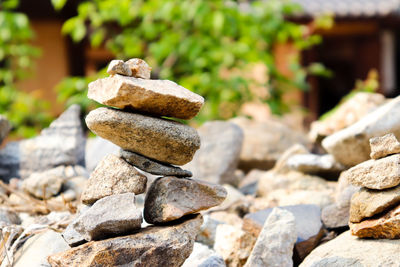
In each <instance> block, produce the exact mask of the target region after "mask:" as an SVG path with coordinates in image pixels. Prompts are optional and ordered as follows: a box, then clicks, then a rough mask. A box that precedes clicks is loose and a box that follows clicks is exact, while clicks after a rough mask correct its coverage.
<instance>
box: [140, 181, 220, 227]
mask: <svg viewBox="0 0 400 267" xmlns="http://www.w3.org/2000/svg"><path fill="white" fill-rule="evenodd" d="M226 194H227V193H226V190H225V189H224V188H223V187H222V186H220V185H213V184H210V183H207V182H203V181H196V180H192V179H186V178H176V177H161V178H158V179H157V180H155V181H154V182H153V183H152V185H151V186H150V188H149V190H148V192H147V195H146V200H145V203H144V218H145V220H146V222H148V223H153V224H156V223H163V222H169V221H173V220H176V219H179V218H181V217H182V216H184V215H186V214H192V213H196V212H198V211H201V210H206V209H209V208H211V207H214V206H217V205H219V204H221V203H222V201H223V200H224V199H225V198H226Z"/></svg>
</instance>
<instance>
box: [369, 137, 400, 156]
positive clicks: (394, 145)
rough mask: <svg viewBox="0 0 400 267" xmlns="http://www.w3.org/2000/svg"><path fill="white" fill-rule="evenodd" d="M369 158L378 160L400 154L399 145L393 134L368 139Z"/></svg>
mask: <svg viewBox="0 0 400 267" xmlns="http://www.w3.org/2000/svg"><path fill="white" fill-rule="evenodd" d="M369 144H370V146H371V154H370V156H371V158H372V159H380V158H384V157H386V156H388V155H392V154H397V153H400V143H399V141H398V140H397V139H396V136H394V134H392V133H389V134H386V135H384V136H381V137H374V138H371V139H369Z"/></svg>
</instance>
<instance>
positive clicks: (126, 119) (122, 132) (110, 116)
mask: <svg viewBox="0 0 400 267" xmlns="http://www.w3.org/2000/svg"><path fill="white" fill-rule="evenodd" d="M86 124H87V126H88V127H89V129H90V130H92V131H93V132H94V133H95V134H97V135H99V136H101V137H103V138H105V139H107V140H109V141H111V142H113V143H114V144H116V145H118V146H120V147H121V148H123V149H124V150H129V151H133V152H136V153H139V154H141V155H143V156H145V157H148V158H151V159H155V160H157V161H161V162H166V163H170V164H175V165H183V164H186V163H188V162H189V161H191V160H192V158H193V155H194V153H195V152H196V150H197V149H199V147H200V137H199V135H198V134H197V132H196V130H195V129H193V128H192V127H190V126H187V125H184V124H182V123H179V122H176V121H171V120H166V119H160V118H154V117H149V116H144V115H140V114H134V113H129V112H125V111H120V110H115V109H110V108H98V109H95V110H93V111H91V112H90V113H89V114H88V116H87V117H86ZM117 133H118V134H117Z"/></svg>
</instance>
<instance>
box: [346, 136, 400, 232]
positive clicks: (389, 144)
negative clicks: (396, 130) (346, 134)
mask: <svg viewBox="0 0 400 267" xmlns="http://www.w3.org/2000/svg"><path fill="white" fill-rule="evenodd" d="M370 145H371V158H372V159H371V160H368V161H365V162H363V163H361V164H358V165H357V166H354V167H353V168H351V169H349V170H347V171H346V172H345V173H344V175H345V176H346V177H347V179H348V181H349V182H350V183H351V184H353V185H356V186H361V187H362V188H361V189H360V190H359V191H358V192H356V193H355V194H354V195H353V196H352V198H351V204H350V222H349V225H350V230H351V232H352V234H353V235H356V236H358V237H361V238H367V237H369V238H389V239H393V238H399V237H400V215H399V214H400V213H399V211H400V206H399V204H400V154H399V153H400V143H399V142H398V141H397V139H396V137H395V136H394V134H387V135H384V136H382V137H376V138H371V139H370Z"/></svg>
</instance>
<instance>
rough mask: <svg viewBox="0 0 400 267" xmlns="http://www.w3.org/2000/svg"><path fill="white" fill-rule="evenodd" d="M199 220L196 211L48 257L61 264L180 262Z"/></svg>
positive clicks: (172, 265) (172, 266) (186, 254)
mask: <svg viewBox="0 0 400 267" xmlns="http://www.w3.org/2000/svg"><path fill="white" fill-rule="evenodd" d="M201 223H202V218H201V215H195V216H193V217H191V218H189V219H187V220H186V221H183V222H179V223H178V224H174V225H168V226H158V227H147V228H145V229H141V230H140V231H139V232H137V233H135V234H132V235H126V236H121V237H115V238H110V239H105V240H101V241H91V242H89V243H86V244H84V245H81V246H79V247H76V248H72V249H69V250H67V251H64V252H60V253H57V254H55V255H52V256H50V257H49V258H48V261H49V263H50V264H51V266H53V267H56V266H57V267H61V266H80V267H89V266H163V267H175V266H181V265H182V264H183V263H184V261H185V260H186V258H188V257H189V255H190V253H191V252H192V250H193V244H194V240H195V238H196V235H197V233H198V231H199V229H200V225H201Z"/></svg>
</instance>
